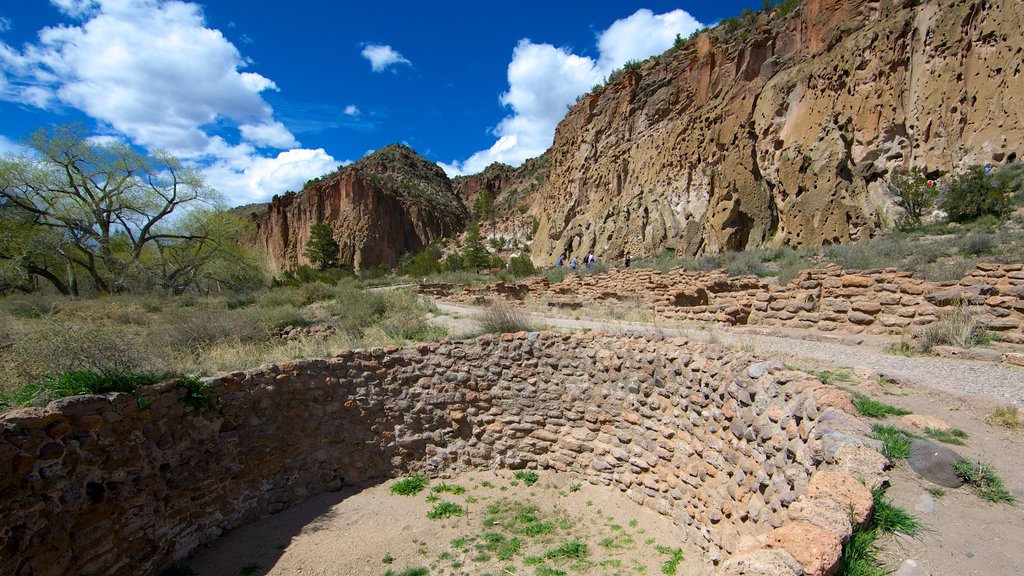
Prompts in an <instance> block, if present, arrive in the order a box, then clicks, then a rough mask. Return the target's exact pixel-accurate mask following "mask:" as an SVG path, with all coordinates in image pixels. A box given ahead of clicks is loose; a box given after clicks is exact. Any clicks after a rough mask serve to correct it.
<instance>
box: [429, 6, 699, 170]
mask: <svg viewBox="0 0 1024 576" xmlns="http://www.w3.org/2000/svg"><path fill="white" fill-rule="evenodd" d="M701 27H702V26H701V24H700V23H699V22H697V20H695V19H694V18H693V17H692V16H690V15H689V14H687V13H686V12H684V11H682V10H673V11H672V12H668V13H665V14H654V13H653V12H651V11H650V10H638V11H636V12H635V13H633V14H632V15H631V16H629V17H628V18H623V19H620V20H616V21H615V22H614V23H612V25H611V26H609V27H608V29H607V30H605V31H604V32H602V33H601V34H599V35H598V38H597V47H598V49H599V51H600V56H599V57H598V58H597V60H594V59H593V58H589V57H586V56H578V55H576V54H573V53H571V52H570V51H569V50H568V49H566V48H556V47H554V46H552V45H550V44H534V43H533V42H531V41H530V40H529V39H523V40H520V41H519V43H518V44H517V45H516V47H515V49H514V50H513V51H512V61H511V62H510V63H509V65H508V84H509V88H508V91H507V92H505V93H504V94H502V95H501V98H500V102H501V104H502V105H503V106H508V107H510V108H511V109H512V114H511V115H509V116H507V117H505V118H504V119H503V120H502V121H501V122H499V123H498V125H497V127H495V129H494V135H495V136H497V137H498V140H497V141H496V142H495V143H494V144H493V145H492V146H491V147H490V148H488V149H486V150H481V151H479V152H476V153H474V154H473V155H472V156H470V157H469V158H467V159H466V160H464V161H461V162H459V161H453V162H451V163H443V162H439V163H438V165H439V166H441V168H442V169H444V171H445V172H446V173H448V175H449V176H455V175H459V174H475V173H477V172H480V171H482V170H483V169H484V168H486V167H487V166H488V165H490V164H491V163H493V162H504V163H506V164H512V165H519V164H521V163H522V162H523V161H524V160H526V159H528V158H532V157H535V156H539V155H540V154H543V153H544V151H545V150H547V149H548V147H550V146H551V141H552V139H553V138H554V134H555V126H557V125H558V122H559V121H560V120H561V119H562V118H563V117H564V116H565V109H566V106H567V105H569V104H572V103H573V101H575V99H576V97H577V96H579V95H580V94H583V93H585V92H587V91H588V90H590V89H591V88H592V87H593V86H594V85H595V84H597V83H600V82H602V81H603V80H604V78H606V77H607V76H608V74H610V73H611V72H612V71H613V70H615V69H616V68H618V67H620V66H622V65H623V64H625V63H626V62H627V61H629V60H642V59H645V58H647V57H648V56H651V55H653V54H660V53H661V52H664V51H665V50H667V49H668V48H669V47H670V46H672V43H673V42H674V41H675V37H676V34H681V35H682V36H684V37H685V36H688V35H689V34H690V33H691V32H693V31H694V30H697V29H699V28H701Z"/></svg>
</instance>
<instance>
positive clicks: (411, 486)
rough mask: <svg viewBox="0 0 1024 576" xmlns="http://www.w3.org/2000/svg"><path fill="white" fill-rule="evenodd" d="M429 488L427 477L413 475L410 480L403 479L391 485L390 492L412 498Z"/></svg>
mask: <svg viewBox="0 0 1024 576" xmlns="http://www.w3.org/2000/svg"><path fill="white" fill-rule="evenodd" d="M426 486H427V477H426V476H424V475H422V474H413V475H412V476H409V477H408V478H402V479H401V480H399V481H397V482H395V483H394V484H392V485H391V488H389V490H390V491H391V493H392V494H398V495H399V496H412V495H414V494H419V493H420V491H422V490H423V489H424V488H426Z"/></svg>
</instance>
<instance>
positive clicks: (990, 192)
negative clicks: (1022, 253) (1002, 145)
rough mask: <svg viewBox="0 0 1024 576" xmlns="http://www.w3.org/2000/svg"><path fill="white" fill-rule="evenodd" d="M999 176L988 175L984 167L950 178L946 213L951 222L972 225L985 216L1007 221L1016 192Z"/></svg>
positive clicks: (946, 188) (944, 200)
mask: <svg viewBox="0 0 1024 576" xmlns="http://www.w3.org/2000/svg"><path fill="white" fill-rule="evenodd" d="M1009 185H1010V181H1009V180H1008V179H1007V178H1006V177H1003V176H1000V175H999V173H993V174H985V169H984V168H983V167H981V166H972V167H970V168H969V169H968V170H967V171H966V172H963V173H961V174H956V175H953V176H950V177H949V178H948V179H947V181H946V183H945V186H944V187H943V198H942V204H941V206H942V210H943V211H945V212H946V215H947V217H948V218H949V221H950V222H961V223H962V222H970V221H972V220H976V219H978V218H980V217H982V216H985V215H992V216H995V217H997V218H999V219H1003V218H1005V217H1006V215H1007V214H1009V211H1010V209H1011V207H1012V206H1013V194H1014V193H1015V192H1016V191H1015V190H1011V189H1010V188H1009Z"/></svg>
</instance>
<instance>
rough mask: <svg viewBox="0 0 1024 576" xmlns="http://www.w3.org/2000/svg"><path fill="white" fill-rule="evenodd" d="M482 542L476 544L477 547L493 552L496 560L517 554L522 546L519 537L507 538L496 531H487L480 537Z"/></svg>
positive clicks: (503, 559)
mask: <svg viewBox="0 0 1024 576" xmlns="http://www.w3.org/2000/svg"><path fill="white" fill-rule="evenodd" d="M482 540H483V542H481V543H480V544H477V546H476V547H477V549H479V550H483V551H486V552H489V553H491V554H494V557H495V558H497V559H498V560H502V561H508V560H511V559H512V558H513V557H515V556H516V555H517V554H519V551H520V550H521V549H522V548H523V541H522V540H521V539H519V538H514V537H513V538H509V537H507V536H505V535H503V534H499V533H497V532H487V533H485V534H484V535H483V537H482Z"/></svg>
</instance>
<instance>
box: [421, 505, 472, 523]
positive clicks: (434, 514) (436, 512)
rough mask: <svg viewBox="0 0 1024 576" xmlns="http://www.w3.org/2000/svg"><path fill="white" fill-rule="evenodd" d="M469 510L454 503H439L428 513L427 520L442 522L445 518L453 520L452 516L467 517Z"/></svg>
mask: <svg viewBox="0 0 1024 576" xmlns="http://www.w3.org/2000/svg"><path fill="white" fill-rule="evenodd" d="M467 513H468V512H467V510H466V509H465V508H464V507H462V506H460V505H458V504H456V503H454V502H448V501H443V502H438V503H437V504H435V505H434V507H433V508H432V509H431V510H430V511H428V512H427V518H430V519H431V520H442V519H444V518H451V517H452V516H465V515H466V514H467Z"/></svg>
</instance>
